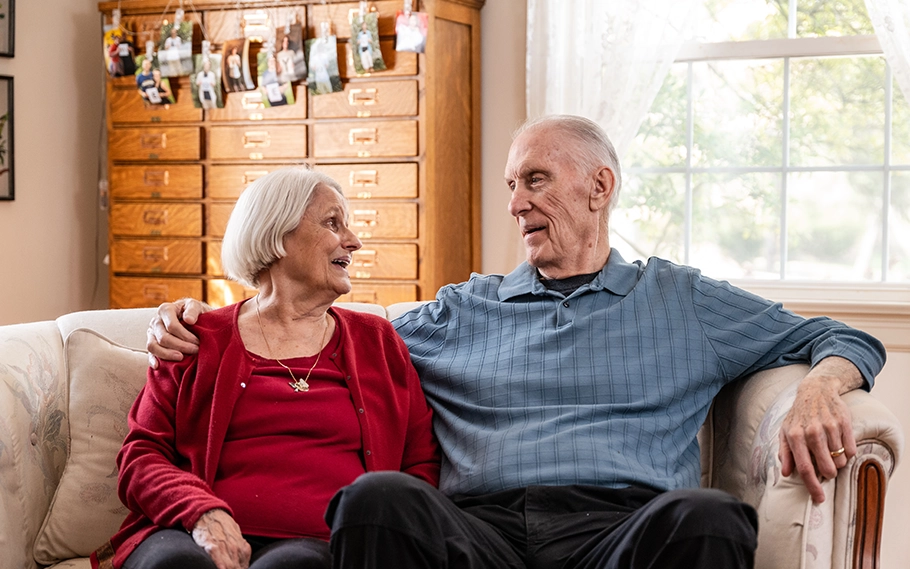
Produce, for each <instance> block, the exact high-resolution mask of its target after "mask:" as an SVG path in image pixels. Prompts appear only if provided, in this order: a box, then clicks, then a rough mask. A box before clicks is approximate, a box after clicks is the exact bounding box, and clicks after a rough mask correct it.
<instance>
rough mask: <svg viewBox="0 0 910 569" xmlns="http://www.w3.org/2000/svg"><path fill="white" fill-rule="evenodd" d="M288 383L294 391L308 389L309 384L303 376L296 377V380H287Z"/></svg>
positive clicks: (298, 391)
mask: <svg viewBox="0 0 910 569" xmlns="http://www.w3.org/2000/svg"><path fill="white" fill-rule="evenodd" d="M288 385H290V386H291V387H293V388H294V393H300V392H301V391H309V390H310V384H308V383H307V382H306V380H304V379H303V378H301V379H298V380H297V381H289V382H288Z"/></svg>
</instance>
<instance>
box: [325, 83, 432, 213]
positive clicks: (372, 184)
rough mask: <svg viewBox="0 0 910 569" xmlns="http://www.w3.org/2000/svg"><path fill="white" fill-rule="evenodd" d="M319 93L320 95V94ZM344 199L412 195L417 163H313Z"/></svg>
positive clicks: (412, 196) (413, 195)
mask: <svg viewBox="0 0 910 569" xmlns="http://www.w3.org/2000/svg"><path fill="white" fill-rule="evenodd" d="M320 96H321V95H320ZM316 169H317V170H319V171H320V172H324V173H326V174H328V175H329V176H331V177H332V179H334V180H335V181H337V182H338V183H339V184H341V189H342V190H344V195H345V196H347V197H348V199H352V198H357V199H361V200H369V199H374V198H376V199H382V198H416V197H417V164H415V163H413V162H411V163H407V164H317V165H316Z"/></svg>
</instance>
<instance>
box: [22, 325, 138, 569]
mask: <svg viewBox="0 0 910 569" xmlns="http://www.w3.org/2000/svg"><path fill="white" fill-rule="evenodd" d="M64 357H65V361H66V371H67V377H68V380H69V388H68V391H67V400H66V403H65V405H66V410H67V414H66V421H67V422H68V424H69V429H68V430H69V437H70V441H69V443H70V444H69V445H68V449H69V452H68V454H67V459H66V465H65V467H64V470H63V476H62V477H61V479H60V483H59V485H58V486H57V491H56V493H55V494H54V498H53V501H52V502H51V507H50V509H49V511H48V514H47V516H46V517H45V520H44V524H43V525H42V526H41V530H40V531H39V533H38V538H37V540H36V541H35V549H34V552H35V560H36V561H37V562H38V563H41V564H44V565H50V564H53V563H56V562H57V561H60V560H63V559H69V558H72V557H86V556H88V555H90V554H91V552H92V551H94V550H95V549H96V548H97V547H98V546H99V545H101V544H102V543H104V542H105V541H107V540H108V539H110V537H111V536H112V535H113V534H114V533H116V531H117V530H118V529H119V528H120V524H121V523H122V522H123V519H124V518H125V517H126V513H127V511H126V508H125V507H124V506H123V504H121V503H120V499H119V498H118V497H117V466H116V456H117V453H118V452H119V450H120V447H121V445H122V444H123V439H124V437H125V436H126V432H127V422H126V416H127V413H128V412H129V409H130V407H131V406H132V404H133V401H134V400H135V399H136V395H137V394H138V393H139V390H140V389H141V388H142V386H143V385H145V379H146V370H147V367H148V358H147V355H146V353H145V352H143V351H141V350H136V349H133V348H128V347H125V346H121V345H119V344H116V343H114V342H111V341H110V340H108V339H107V338H105V337H104V336H102V335H100V334H99V333H98V332H96V331H94V330H89V329H84V328H80V329H76V330H73V331H72V332H71V333H70V334H69V335H68V336H67V337H66V339H65V341H64Z"/></svg>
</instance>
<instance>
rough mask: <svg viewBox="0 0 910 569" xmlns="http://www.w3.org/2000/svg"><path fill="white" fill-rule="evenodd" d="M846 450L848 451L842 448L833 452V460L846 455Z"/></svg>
mask: <svg viewBox="0 0 910 569" xmlns="http://www.w3.org/2000/svg"><path fill="white" fill-rule="evenodd" d="M844 450H846V449H844V447H840V448H839V449H837V450H835V451H831V458H837V457H839V456H840V455H842V454H844Z"/></svg>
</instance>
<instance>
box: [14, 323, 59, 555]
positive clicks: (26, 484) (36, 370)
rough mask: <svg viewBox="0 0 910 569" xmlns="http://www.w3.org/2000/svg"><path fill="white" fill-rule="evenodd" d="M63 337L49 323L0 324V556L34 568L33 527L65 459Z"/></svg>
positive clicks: (44, 509) (43, 511) (42, 513)
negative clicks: (0, 325) (0, 553)
mask: <svg viewBox="0 0 910 569" xmlns="http://www.w3.org/2000/svg"><path fill="white" fill-rule="evenodd" d="M65 377H66V376H65V371H64V361H63V340H62V338H61V336H60V332H59V330H58V328H57V325H56V323H54V322H51V321H49V322H36V323H31V324H17V325H12V326H2V327H0V551H2V552H3V554H2V558H3V563H2V564H3V566H4V567H17V568H32V567H37V565H36V564H35V560H34V556H33V554H32V546H33V545H34V542H35V537H36V536H37V533H38V530H39V529H40V527H41V524H42V522H43V521H44V517H45V515H46V514H47V510H48V507H49V505H50V502H51V499H52V498H53V495H54V491H55V489H56V487H57V483H58V482H59V481H60V476H61V475H62V473H63V466H64V463H65V461H66V444H67V440H68V438H69V437H68V434H69V433H68V432H67V429H68V424H67V422H66V421H65V412H66V399H65V398H66V379H65Z"/></svg>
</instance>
